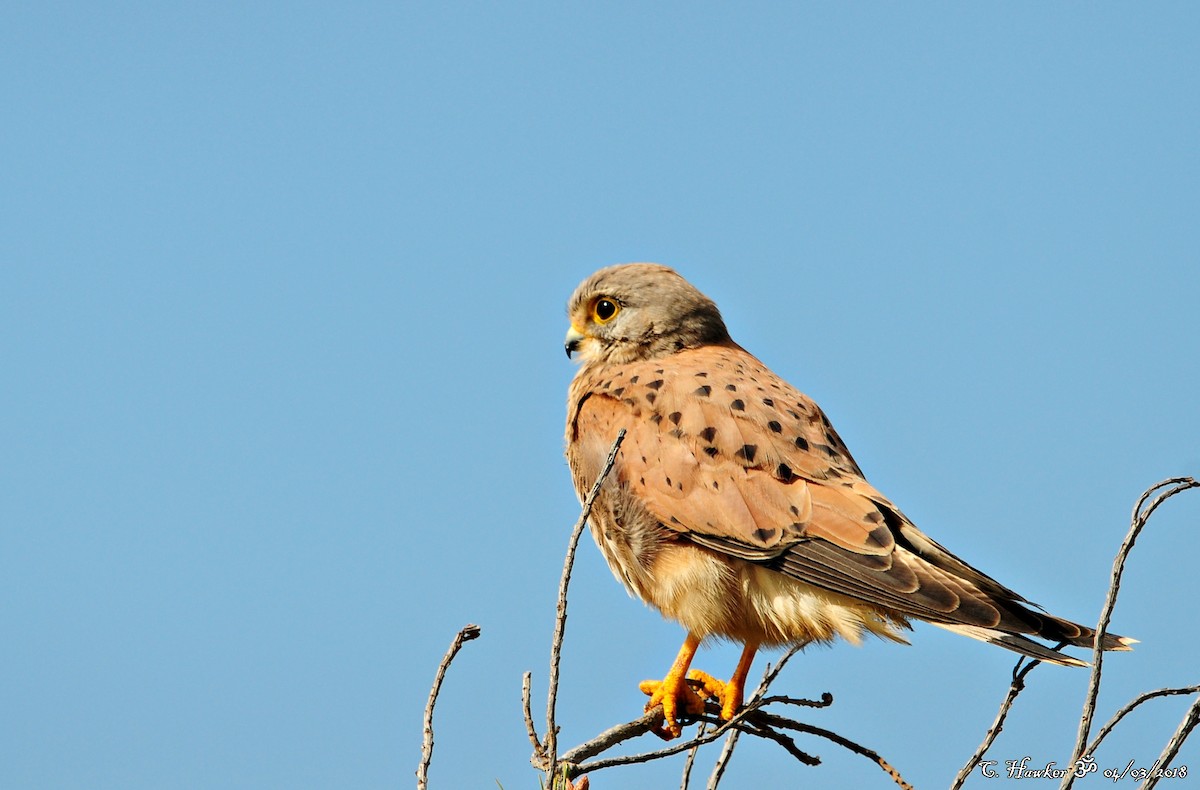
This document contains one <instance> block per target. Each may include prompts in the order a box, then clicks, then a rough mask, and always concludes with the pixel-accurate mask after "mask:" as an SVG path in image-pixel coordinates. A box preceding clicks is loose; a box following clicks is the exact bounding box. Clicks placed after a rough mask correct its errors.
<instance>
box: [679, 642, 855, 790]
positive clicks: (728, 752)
mask: <svg viewBox="0 0 1200 790" xmlns="http://www.w3.org/2000/svg"><path fill="white" fill-rule="evenodd" d="M800 650H801V646H800V645H793V646H792V648H791V649H789V650H788V651H787V652H786V653H784V654H783V656H782V657H781V658H780V659H779V661H778V662H776V664H775V666H774V667H772V666H771V665H770V664H767V666H766V668H765V669H763V677H762V681H761V682H760V683H759V684H758V688H757V689H756V690H755V692H754V695H753V696H752V697H751V700H752V701H758V700H761V702H760V704H762V705H769V704H770V703H771V702H783V701H784V700H785V699H786V698H782V697H774V698H771V699H763V695H764V694H766V693H767V688H768V687H769V686H770V685H771V683H772V682H774V680H775V678H777V677H779V673H780V671H781V670H782V669H783V665H784V664H786V663H787V662H788V660H789V659H791V657H792V656H794V655H796V653H798V652H799V651H800ZM802 702H809V700H802ZM829 702H830V703H832V702H833V698H832V697H830V698H829ZM814 707H817V706H814ZM701 726H703V725H701ZM741 734H742V731H741V730H738V729H735V730H732V731H730V733H729V735H728V736H726V738H725V743H724V744H723V745H722V746H721V753H720V754H719V755H717V761H716V763H714V764H713V769H712V773H711V774H709V775H708V784H707V785H706V786H705V790H716V788H717V785H718V784H720V783H721V777H722V776H724V775H725V769H726V768H727V767H729V761H730V760H731V759H732V758H733V750H734V749H735V748H737V742H738V738H740V737H741Z"/></svg>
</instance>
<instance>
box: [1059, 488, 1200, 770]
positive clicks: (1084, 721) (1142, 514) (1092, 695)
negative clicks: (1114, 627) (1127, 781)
mask: <svg viewBox="0 0 1200 790" xmlns="http://www.w3.org/2000/svg"><path fill="white" fill-rule="evenodd" d="M1190 488H1200V482H1197V481H1196V480H1194V479H1193V478H1191V477H1172V478H1168V479H1166V480H1163V481H1161V482H1159V483H1155V484H1154V485H1152V486H1150V487H1149V488H1147V489H1146V490H1145V491H1144V492H1143V493H1142V495H1141V497H1139V498H1138V501H1137V504H1135V505H1134V506H1133V514H1132V516H1131V518H1130V522H1131V523H1130V526H1129V532H1128V533H1127V534H1126V535H1125V540H1124V541H1123V542H1122V543H1121V548H1120V549H1119V550H1118V551H1117V556H1116V558H1115V559H1114V560H1113V569H1112V578H1111V581H1110V582H1109V585H1108V596H1107V597H1106V598H1105V600H1104V608H1103V609H1101V611H1100V622H1099V623H1098V624H1097V625H1096V636H1095V639H1094V641H1093V648H1092V672H1091V676H1090V678H1089V679H1088V689H1087V695H1086V696H1085V697H1084V703H1083V713H1082V714H1080V717H1079V731H1078V733H1076V736H1075V749H1074V751H1073V752H1072V754H1071V763H1075V762H1076V761H1077V760H1079V759H1081V758H1082V757H1083V756H1084V755H1085V754H1086V752H1085V747H1086V745H1087V741H1088V736H1089V735H1090V734H1091V730H1092V719H1093V718H1094V716H1095V714H1096V699H1097V697H1098V696H1099V694H1100V677H1101V673H1102V672H1103V665H1104V647H1103V645H1104V635H1105V634H1106V633H1107V632H1108V624H1109V621H1110V620H1111V619H1112V612H1113V609H1114V608H1115V607H1116V605H1117V596H1118V595H1119V594H1120V591H1121V576H1122V575H1123V574H1124V573H1125V562H1126V560H1128V559H1129V553H1130V552H1131V551H1133V544H1134V543H1135V542H1136V541H1137V539H1138V535H1139V534H1141V531H1142V528H1143V527H1145V526H1146V522H1147V521H1149V520H1150V516H1151V515H1153V514H1154V511H1155V510H1157V509H1158V506H1159V505H1161V504H1162V503H1163V502H1166V501H1167V500H1168V499H1170V498H1171V497H1173V496H1175V495H1176V494H1179V493H1182V492H1184V491H1187V490H1188V489H1190ZM1164 489H1165V490H1164ZM1158 492H1161V493H1158ZM1156 493H1158V495H1157V496H1155V494H1156ZM1151 497H1154V498H1153V499H1152V500H1151ZM1147 501H1149V504H1147ZM1074 783H1075V776H1074V775H1073V773H1068V774H1067V776H1066V777H1065V778H1064V779H1063V782H1062V785H1061V790H1070V788H1071V786H1072V785H1073V784H1074Z"/></svg>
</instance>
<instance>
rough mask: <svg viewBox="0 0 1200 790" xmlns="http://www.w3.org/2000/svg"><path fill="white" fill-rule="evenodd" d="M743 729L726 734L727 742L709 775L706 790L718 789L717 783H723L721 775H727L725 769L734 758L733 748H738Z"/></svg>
mask: <svg viewBox="0 0 1200 790" xmlns="http://www.w3.org/2000/svg"><path fill="white" fill-rule="evenodd" d="M741 734H742V731H741V730H734V731H732V732H730V733H729V735H727V736H725V743H724V744H723V745H722V746H721V753H720V754H718V755H717V761H716V762H715V763H713V769H712V773H711V774H709V775H708V784H707V785H705V790H716V788H717V785H719V784H720V783H721V777H723V776H725V769H726V768H728V767H729V761H730V760H731V759H732V758H733V750H734V749H735V748H737V742H738V738H739V737H741Z"/></svg>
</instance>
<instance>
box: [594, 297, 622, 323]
mask: <svg viewBox="0 0 1200 790" xmlns="http://www.w3.org/2000/svg"><path fill="white" fill-rule="evenodd" d="M620 309H621V308H620V307H618V306H617V303H616V302H615V301H613V300H612V299H597V300H596V304H594V305H592V318H595V319H596V322H597V323H600V324H606V323H608V322H609V321H611V320H613V316H615V315H616V314H617V311H618V310H620Z"/></svg>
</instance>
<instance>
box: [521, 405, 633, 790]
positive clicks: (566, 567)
mask: <svg viewBox="0 0 1200 790" xmlns="http://www.w3.org/2000/svg"><path fill="white" fill-rule="evenodd" d="M623 441H625V429H624V428H622V429H621V430H620V431H619V432H618V433H617V438H616V439H614V440H613V443H612V448H611V449H610V450H609V451H608V458H606V459H605V461H604V466H603V467H602V468H601V469H600V474H599V476H597V477H596V482H595V484H594V485H593V486H592V490H591V491H590V492H589V493H588V495H587V499H585V500H584V502H583V509H582V511H581V512H580V513H579V519H578V520H577V521H576V522H575V528H574V529H573V530H572V531H571V539H570V541H569V542H568V543H567V557H566V559H565V560H564V562H563V572H562V579H561V580H560V581H559V585H558V609H557V615H556V617H555V620H554V639H553V641H552V643H551V645H550V682H549V686H550V689H549V693H548V694H547V696H546V743H545V746H544V747H543V748H542V761H543V763H544V767H545V770H546V774H547V776H549V777H550V778H551V787H553V778H554V774H555V772H556V768H557V762H558V725H557V724H555V721H554V708H555V705H556V704H557V701H558V667H559V662H560V660H561V657H562V643H563V634H564V632H565V631H566V628H567V588H568V587H569V586H570V584H571V569H572V568H573V567H574V565H575V549H576V548H578V546H579V538H580V536H581V535H582V534H583V528H584V527H585V526H586V525H587V521H588V518H590V517H591V515H592V505H593V504H595V502H596V497H597V496H599V495H600V487H601V486H602V485H603V484H604V478H606V477H608V473H609V472H611V471H612V468H613V464H614V463H615V462H616V460H617V453H618V452H620V450H621V442H623ZM531 725H532V722H531Z"/></svg>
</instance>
